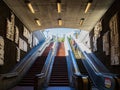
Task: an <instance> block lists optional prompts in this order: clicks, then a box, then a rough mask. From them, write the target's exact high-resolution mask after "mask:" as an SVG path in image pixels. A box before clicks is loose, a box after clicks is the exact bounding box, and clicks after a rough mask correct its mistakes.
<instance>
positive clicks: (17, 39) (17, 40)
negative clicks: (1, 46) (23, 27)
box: [15, 26, 19, 43]
mask: <svg viewBox="0 0 120 90" xmlns="http://www.w3.org/2000/svg"><path fill="white" fill-rule="evenodd" d="M18 42H19V30H18V27H17V26H15V43H18Z"/></svg>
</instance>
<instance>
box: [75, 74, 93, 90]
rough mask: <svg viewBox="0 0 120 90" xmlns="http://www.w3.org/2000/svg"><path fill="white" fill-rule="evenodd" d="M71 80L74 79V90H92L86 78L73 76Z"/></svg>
mask: <svg viewBox="0 0 120 90" xmlns="http://www.w3.org/2000/svg"><path fill="white" fill-rule="evenodd" d="M73 79H74V85H75V90H92V89H91V85H90V81H89V79H88V76H86V75H80V74H74V75H73Z"/></svg>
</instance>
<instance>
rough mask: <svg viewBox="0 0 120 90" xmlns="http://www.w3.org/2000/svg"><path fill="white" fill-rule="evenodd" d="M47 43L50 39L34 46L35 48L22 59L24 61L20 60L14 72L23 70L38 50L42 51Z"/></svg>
mask: <svg viewBox="0 0 120 90" xmlns="http://www.w3.org/2000/svg"><path fill="white" fill-rule="evenodd" d="M47 44H48V41H47V42H45V43H42V44H41V43H40V44H38V45H37V46H36V47H34V49H32V50H31V52H30V53H28V54H27V56H26V57H24V58H23V59H22V60H21V61H22V62H20V64H18V65H17V66H16V67H15V69H14V70H13V71H12V72H16V71H17V72H21V71H22V70H23V69H24V68H25V67H26V65H27V64H29V61H30V59H31V58H32V57H33V56H34V55H35V54H36V53H37V52H41V51H42V50H43V49H44V48H45V46H46V45H47Z"/></svg>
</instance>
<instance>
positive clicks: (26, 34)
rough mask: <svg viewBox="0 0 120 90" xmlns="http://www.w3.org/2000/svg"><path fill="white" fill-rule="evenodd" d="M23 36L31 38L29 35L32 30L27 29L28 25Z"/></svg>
mask: <svg viewBox="0 0 120 90" xmlns="http://www.w3.org/2000/svg"><path fill="white" fill-rule="evenodd" d="M23 36H24V37H26V38H27V39H29V37H30V32H29V31H28V30H27V28H26V27H24V30H23Z"/></svg>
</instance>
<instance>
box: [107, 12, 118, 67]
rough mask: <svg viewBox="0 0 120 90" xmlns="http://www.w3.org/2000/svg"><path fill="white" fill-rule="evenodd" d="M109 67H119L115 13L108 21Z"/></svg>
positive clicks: (116, 18) (116, 16) (116, 17)
mask: <svg viewBox="0 0 120 90" xmlns="http://www.w3.org/2000/svg"><path fill="white" fill-rule="evenodd" d="M109 25H110V29H111V30H110V45H111V46H110V47H111V53H110V54H111V65H120V59H119V58H120V46H119V32H118V15H117V13H116V14H115V15H114V16H113V17H112V18H111V20H110V23H109Z"/></svg>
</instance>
